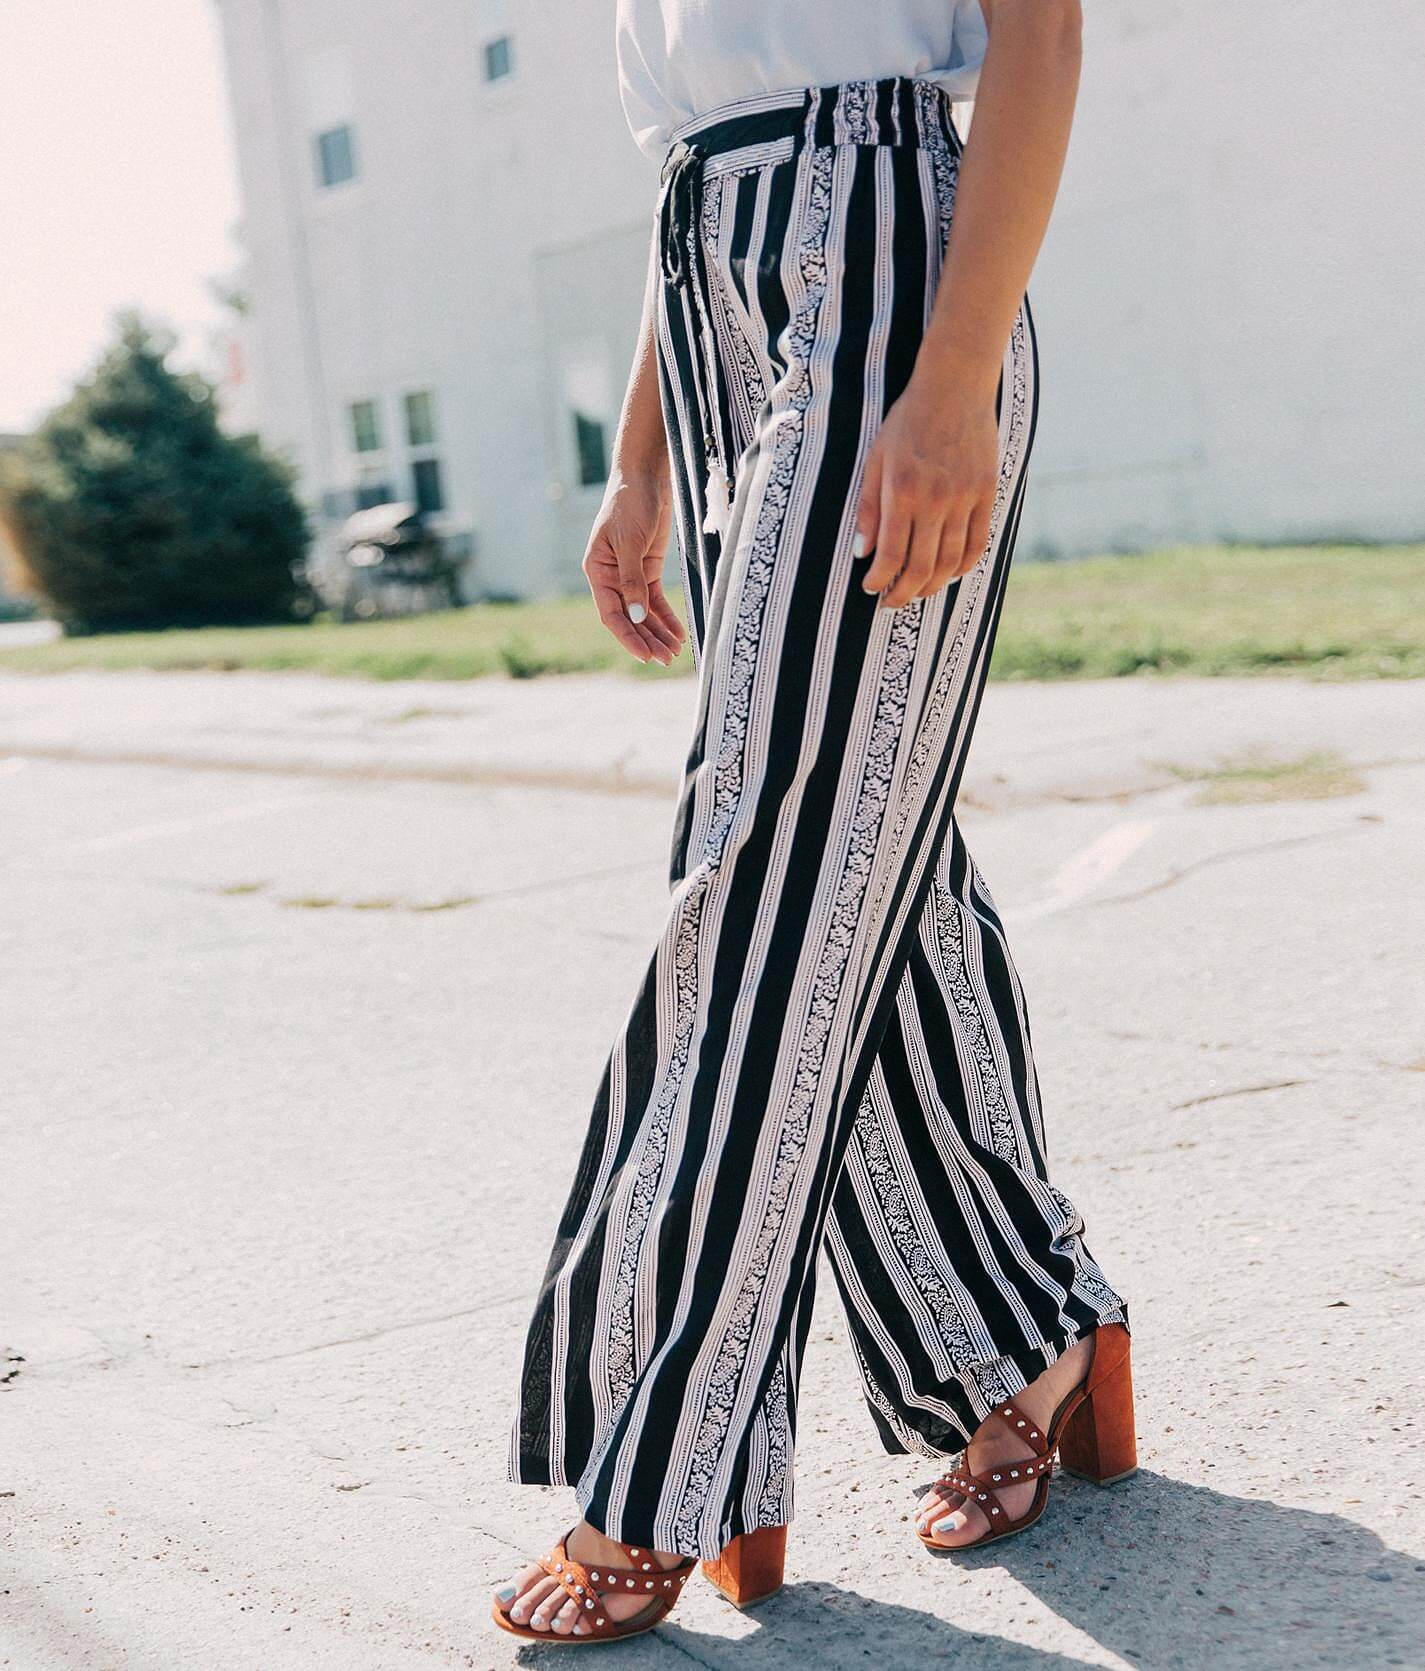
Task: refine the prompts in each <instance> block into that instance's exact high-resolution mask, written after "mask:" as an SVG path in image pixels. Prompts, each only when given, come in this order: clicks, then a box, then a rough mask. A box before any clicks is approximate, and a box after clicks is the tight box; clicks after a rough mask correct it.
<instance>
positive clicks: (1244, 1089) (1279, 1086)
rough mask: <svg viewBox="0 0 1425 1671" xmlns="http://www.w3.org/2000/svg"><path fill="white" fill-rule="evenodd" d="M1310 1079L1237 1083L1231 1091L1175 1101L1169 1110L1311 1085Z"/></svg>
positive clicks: (1171, 1111)
mask: <svg viewBox="0 0 1425 1671" xmlns="http://www.w3.org/2000/svg"><path fill="white" fill-rule="evenodd" d="M1310 1083H1311V1081H1310V1080H1309V1079H1274V1080H1271V1081H1270V1082H1269V1083H1268V1084H1266V1085H1236V1086H1234V1087H1233V1088H1232V1089H1231V1090H1230V1091H1209V1092H1208V1093H1207V1095H1206V1096H1203V1097H1189V1098H1188V1100H1187V1101H1186V1102H1174V1103H1170V1104H1169V1106H1168V1112H1169V1113H1172V1114H1176V1113H1177V1111H1178V1110H1179V1109H1180V1108H1200V1107H1201V1106H1202V1105H1203V1103H1205V1102H1221V1101H1222V1100H1223V1099H1224V1098H1225V1097H1247V1096H1251V1095H1253V1094H1254V1093H1255V1092H1257V1091H1289V1090H1290V1089H1291V1088H1292V1086H1294V1085H1309V1084H1310Z"/></svg>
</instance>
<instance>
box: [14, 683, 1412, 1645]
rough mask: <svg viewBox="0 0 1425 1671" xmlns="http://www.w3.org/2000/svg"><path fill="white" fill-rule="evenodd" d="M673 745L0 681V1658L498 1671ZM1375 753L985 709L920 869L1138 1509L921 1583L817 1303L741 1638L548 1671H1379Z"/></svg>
mask: <svg viewBox="0 0 1425 1671" xmlns="http://www.w3.org/2000/svg"><path fill="white" fill-rule="evenodd" d="M692 696H693V687H692V685H691V683H690V682H688V683H683V684H659V685H647V684H642V683H638V682H636V681H618V680H608V679H602V680H601V679H578V680H572V679H571V680H539V681H535V682H533V683H529V684H517V683H505V682H488V683H482V684H472V685H442V686H436V685H421V686H412V685H398V686H392V685H381V686H377V685H363V684H357V683H347V682H334V681H322V680H316V679H304V678H298V679H288V678H267V679H264V678H252V677H231V676H228V677H225V676H221V675H215V676H206V677H204V676H177V675H175V676H167V675H165V676H158V677H154V676H143V675H138V676H125V677H120V678H105V677H102V676H85V677H66V678H59V679H48V678H14V677H12V678H5V679H0V839H3V858H4V863H3V868H0V876H2V877H3V881H0V889H3V893H2V894H0V944H2V945H3V958H0V1038H3V1041H4V1042H3V1049H0V1109H3V1115H2V1116H0V1118H3V1127H0V1130H3V1136H0V1190H2V1191H3V1194H0V1348H8V1354H6V1353H5V1352H3V1351H0V1357H4V1359H5V1361H3V1362H0V1377H4V1376H8V1380H6V1381H5V1384H4V1385H3V1386H0V1527H3V1528H4V1531H3V1534H0V1536H3V1545H2V1546H3V1549H4V1574H5V1575H4V1577H3V1578H2V1579H0V1590H2V1591H5V1592H8V1593H5V1594H0V1666H4V1667H13V1668H16V1671H51V1668H64V1671H71V1668H90V1667H93V1668H97V1671H129V1668H138V1667H142V1668H145V1671H149V1668H152V1671H177V1668H186V1667H190V1666H192V1667H202V1668H203V1671H268V1668H280V1671H286V1668H288V1667H291V1668H303V1671H305V1668H309V1667H310V1668H325V1667H332V1668H338V1667H339V1668H341V1671H384V1668H386V1667H392V1668H403V1667H408V1666H409V1667H415V1666H419V1665H426V1664H430V1665H440V1666H464V1667H505V1666H509V1665H513V1664H516V1663H532V1662H533V1660H537V1659H540V1658H542V1657H543V1656H542V1653H541V1651H540V1650H524V1651H523V1652H522V1651H521V1650H520V1649H519V1646H518V1644H516V1643H514V1642H512V1641H511V1640H510V1639H508V1638H504V1637H500V1636H496V1635H495V1634H494V1633H493V1632H491V1631H490V1630H489V1629H488V1627H487V1609H488V1591H489V1588H490V1586H491V1584H493V1583H495V1582H498V1581H500V1580H501V1579H502V1578H503V1577H504V1576H505V1575H506V1574H507V1573H508V1572H509V1571H511V1570H512V1569H513V1567H514V1566H515V1565H517V1564H519V1561H520V1559H521V1552H528V1553H539V1552H541V1551H542V1550H543V1549H544V1548H545V1547H547V1545H548V1543H549V1542H550V1541H552V1539H553V1538H554V1536H556V1535H557V1534H558V1533H560V1532H562V1531H564V1530H565V1529H566V1528H567V1526H568V1525H569V1524H570V1523H571V1522H572V1520H573V1518H574V1515H573V1511H572V1508H571V1503H570V1499H569V1495H568V1494H567V1493H564V1492H547V1493H546V1492H539V1491H531V1490H527V1489H524V1490H521V1489H518V1488H515V1487H512V1486H508V1485H506V1484H505V1483H504V1465H505V1451H506V1437H507V1418H508V1411H509V1405H510V1393H511V1388H512V1384H513V1380H514V1377H515V1375H516V1372H517V1361H518V1351H519V1347H520V1344H521V1336H522V1331H523V1327H524V1323H525V1320H526V1316H527V1312H528V1308H529V1303H530V1298H531V1295H532V1293H533V1290H534V1287H535V1285H536V1283H537V1281H538V1278H539V1275H540V1272H541V1269H542V1267H543V1263H544V1260H545V1257H546V1255H547V1252H548V1246H549V1242H550V1239H551V1237H552V1234H553V1230H554V1225H555V1219H556V1216H557V1212H558V1209H559V1206H560V1205H561V1203H562V1200H563V1197H564V1193H565V1189H566V1186H567V1184H568V1182H569V1179H570V1176H571V1174H572V1170H573V1166H574V1161H575V1155H576V1149H575V1144H576V1142H577V1140H578V1138H579V1137H580V1135H581V1134H582V1128H583V1123H584V1119H585V1116H586V1113H587V1109H588V1105H589V1102H590V1099H591V1097H592V1093H593V1090H594V1088H595V1084H596V1081H597V1078H598V1074H599V1071H600V1069H601V1068H602V1065H603V1058H604V1052H605V1050H606V1048H607V1045H608V1043H609V1040H610V1038H611V1036H612V1034H613V1032H614V1030H615V1028H616V1027H617V1025H618V1023H619V1021H620V1020H621V1019H622V1016H623V1014H624V1012H625V1010H626V1007H627V1004H628V1002H629V1000H630V999H631V997H632V993H633V990H634V987H635V984H636V981H637V978H638V976H639V974H640V972H641V968H642V964H643V961H644V958H645V957H646V955H647V952H648V949H649V947H650V945H651V943H652V940H653V937H654V935H655V934H656V932H657V928H658V925H659V922H660V918H661V913H662V909H663V902H664V898H665V888H666V882H665V863H666V856H667V844H668V836H669V819H670V808H671V803H670V798H669V793H668V790H669V786H670V785H671V783H672V781H673V779H674V777H675V775H676V770H677V766H678V764H679V762H680V760H681V757H682V753H683V748H684V744H685V741H686V735H685V734H686V727H687V717H688V712H689V704H690V703H691V700H692ZM1423 712H1425V687H1422V686H1420V685H1409V684H1394V685H1392V684H1379V685H1356V686H1330V685H1320V684H1314V685H1306V684H1296V683H1288V682H1276V681H1259V682H1253V683H1237V682H1228V681H1222V682H1215V681H1204V682H1195V681H1178V682H1140V681H1122V682H1118V683H1108V684H1093V685H1063V686H1016V687H1008V686H995V687H992V688H991V689H990V691H989V693H988V695H987V697H986V702H985V710H984V714H983V719H982V724H981V728H980V734H979V737H978V739H977V743H976V747H975V751H974V754H973V756H972V761H971V768H970V772H969V774H968V776H967V779H966V797H965V808H964V824H965V828H966V831H967V834H968V836H969V839H970V842H971V844H972V846H973V848H974V850H975V852H976V855H977V857H978V859H979V861H980V864H981V866H982V868H983V869H984V871H985V873H986V875H987V877H988V879H989V881H990V884H991V886H992V887H993V888H994V890H995V894H996V897H997V899H998V902H999V904H1000V907H1001V909H1002V911H1003V912H1004V914H1005V916H1006V917H1007V919H1008V922H1009V926H1010V930H1011V933H1012V936H1013V943H1014V945H1015V949H1016V952H1017V954H1018V958H1019V962H1020V966H1021V973H1022V974H1023V977H1024V980H1025V984H1026V986H1027V988H1028V992H1029V999H1030V1013H1031V1018H1032V1022H1033V1027H1034V1038H1035V1043H1036V1047H1037V1050H1038V1054H1039V1066H1040V1074H1041V1078H1042V1081H1043V1089H1044V1102H1045V1108H1046V1112H1047V1117H1048V1121H1049V1137H1050V1151H1051V1158H1052V1160H1053V1162H1054V1165H1055V1172H1056V1178H1057V1180H1058V1181H1059V1182H1060V1183H1061V1184H1062V1185H1063V1186H1064V1187H1065V1188H1066V1189H1067V1190H1068V1191H1069V1193H1070V1194H1072V1195H1073V1196H1074V1198H1075V1199H1076V1200H1077V1201H1078V1203H1079V1205H1080V1206H1081V1207H1082V1208H1083V1210H1084V1212H1085V1216H1086V1218H1087V1221H1088V1227H1089V1240H1090V1243H1091V1245H1092V1247H1093V1248H1094V1251H1095V1253H1096V1254H1097V1256H1098V1257H1099V1259H1100V1260H1101V1262H1102V1263H1103V1264H1104V1265H1105V1267H1106V1268H1107V1269H1108V1270H1109V1272H1110V1273H1111V1275H1112V1276H1113V1277H1114V1279H1115V1281H1116V1282H1117V1283H1118V1285H1119V1286H1120V1287H1121V1288H1123V1289H1124V1290H1125V1291H1126V1292H1127V1294H1128V1295H1129V1298H1130V1301H1131V1303H1132V1307H1133V1317H1134V1324H1135V1349H1136V1374H1137V1381H1138V1389H1139V1401H1140V1412H1139V1422H1140V1431H1141V1436H1142V1437H1141V1460H1142V1463H1143V1468H1142V1471H1141V1472H1140V1473H1139V1475H1138V1476H1137V1477H1136V1478H1135V1479H1134V1480H1132V1481H1130V1482H1128V1483H1126V1484H1124V1485H1122V1486H1120V1487H1117V1488H1115V1489H1113V1490H1112V1491H1108V1492H1099V1491H1097V1490H1096V1489H1095V1488H1093V1487H1091V1486H1088V1485H1085V1484H1083V1483H1082V1482H1079V1481H1075V1480H1068V1481H1066V1482H1063V1483H1061V1484H1057V1485H1056V1487H1055V1492H1054V1497H1053V1500H1052V1502H1051V1507H1050V1510H1049V1512H1048V1514H1047V1515H1046V1517H1045V1519H1044V1520H1043V1522H1042V1523H1041V1524H1040V1526H1039V1527H1038V1528H1036V1529H1035V1530H1034V1531H1032V1532H1031V1533H1029V1534H1027V1535H1025V1536H1024V1537H1022V1538H1019V1539H1016V1540H1014V1541H1013V1542H1008V1543H1005V1544H1003V1545H997V1546H995V1547H994V1548H993V1549H991V1550H987V1551H985V1552H984V1553H983V1554H981V1555H978V1556H975V1557H972V1558H971V1559H969V1560H965V1561H961V1562H952V1561H949V1560H943V1559H937V1558H935V1557H933V1556H931V1555H928V1554H927V1553H926V1552H925V1551H923V1550H922V1549H921V1547H920V1546H919V1544H918V1543H916V1542H915V1540H914V1538H913V1536H912V1534H911V1529H910V1524H909V1519H908V1515H909V1511H910V1506H911V1501H912V1494H913V1491H914V1489H915V1487H916V1485H917V1484H918V1483H923V1482H925V1481H926V1480H927V1479H928V1477H929V1475H930V1473H931V1472H932V1471H933V1470H932V1469H931V1468H929V1467H928V1465H927V1464H925V1463H924V1462H922V1461H918V1460H915V1459H910V1458H891V1457H886V1456H884V1455H883V1454H882V1453H881V1452H880V1450H879V1447H878V1444H877V1441H876V1438H875V1435H874V1432H873V1429H872V1425H871V1422H870V1419H869V1416H868V1415H867V1414H866V1412H865V1409H864V1406H863V1405H862V1402H861V1399H860V1396H859V1394H858V1392H857V1390H856V1385H855V1380H854V1376H853V1374H852V1366H851V1360H850V1357H849V1353H848V1349H847V1346H846V1343H845V1341H844V1338H843V1330H842V1327H841V1323H840V1319H839V1316H838V1314H837V1310H836V1305H835V1301H834V1297H833V1295H832V1293H831V1285H830V1283H829V1282H828V1283H826V1284H825V1285H824V1286H823V1292H822V1298H821V1309H820V1312H819V1314H818V1318H817V1322H816V1326H815V1328H814V1331H813V1339H812V1345H811V1348H810V1352H809V1364H808V1370H807V1376H806V1384H805V1389H804V1403H803V1412H802V1422H801V1432H800V1442H799V1457H798V1462H799V1466H798V1513H797V1517H796V1522H795V1524H794V1526H793V1530H792V1538H791V1545H790V1554H789V1583H788V1587H787V1588H786V1590H785V1591H784V1592H783V1593H782V1594H781V1595H780V1596H778V1597H776V1598H775V1599H774V1600H772V1601H771V1602H769V1603H768V1604H766V1605H765V1606H764V1607H762V1608H760V1609H758V1610H756V1611H755V1612H750V1613H748V1614H746V1615H743V1614H739V1613H737V1612H735V1611H734V1610H733V1609H731V1608H730V1607H728V1606H727V1605H726V1604H725V1603H723V1602H722V1601H721V1600H720V1599H719V1598H718V1597H717V1596H716V1594H715V1593H714V1592H713V1591H712V1590H711V1589H710V1588H709V1587H707V1586H702V1585H696V1586H693V1587H692V1588H690V1590H689V1593H688V1595H687V1596H686V1598H685V1599H684V1601H683V1602H682V1603H681V1604H680V1606H679V1608H678V1610H677V1612H676V1613H675V1614H674V1616H673V1619H672V1620H671V1621H670V1622H669V1623H668V1624H667V1625H665V1626H663V1627H662V1628H661V1629H660V1630H659V1631H658V1632H657V1633H656V1634H655V1635H654V1636H652V1637H648V1638H644V1639H642V1640H640V1641H637V1642H634V1643H630V1644H628V1645H626V1646H623V1647H619V1648H612V1649H605V1650H603V1661H604V1662H607V1663H608V1664H610V1665H628V1666H644V1665H650V1666H651V1665H662V1664H666V1665H668V1666H670V1667H672V1666H676V1665H682V1664H685V1663H687V1662H688V1661H692V1662H693V1663H695V1664H700V1665H703V1666H708V1667H716V1668H719V1671H721V1668H724V1667H726V1668H728V1671H732V1668H737V1671H742V1668H747V1671H755V1668H757V1667H760V1666H769V1667H770V1666H801V1665H805V1664H808V1663H810V1662H812V1661H813V1659H814V1660H816V1661H818V1662H820V1664H822V1665H823V1666H828V1667H843V1666H845V1667H851V1666H856V1667H862V1666H874V1667H902V1666H905V1667H910V1666H916V1667H919V1666H923V1665H926V1664H949V1663H958V1662H963V1663H964V1664H966V1665H974V1666H990V1667H994V1668H1000V1667H1016V1668H1018V1667H1040V1666H1045V1667H1058V1666H1073V1665H1081V1664H1083V1665H1105V1666H1139V1667H1144V1666H1150V1667H1178V1666H1182V1667H1194V1668H1195V1667H1199V1666H1205V1665H1212V1666H1243V1667H1247V1666H1250V1667H1276V1666H1281V1667H1287V1666H1291V1667H1300V1666H1318V1665H1319V1666H1333V1667H1335V1666H1341V1665H1350V1666H1353V1667H1363V1666H1364V1667H1374V1666H1384V1665H1416V1664H1418V1663H1419V1643H1420V1641H1421V1640H1422V1635H1423V1634H1425V1514H1422V1506H1421V1481H1422V1475H1421V1471H1420V1456H1419V1441H1418V1433H1419V1420H1418V1412H1417V1410H1416V1409H1415V1397H1414V1393H1413V1391H1412V1387H1413V1384H1415V1383H1417V1382H1418V1375H1417V1374H1416V1373H1415V1372H1417V1371H1418V1367H1419V1338H1420V1322H1421V1319H1420V1312H1421V1295H1422V1292H1425V1289H1422V1285H1421V1277H1422V1272H1421V1257H1420V1254H1421V1233H1422V1226H1421V1217H1420V1213H1419V1202H1420V1199H1421V1189H1422V1183H1425V1178H1422V1163H1421V1144H1420V1142H1419V1120H1420V1104H1421V1092H1422V1089H1425V991H1422V968H1421V965H1422V960H1421V956H1420V951H1419V947H1420V943H1421V938H1422V930H1423V929H1425V922H1422V920H1421V906H1420V896H1419V889H1418V875H1419V869H1420V853H1421V850H1422V839H1421V838H1422V825H1425V758H1423V757H1425V750H1422V748H1421V744H1420V739H1421V737H1422V735H1425V726H1422V724H1421V718H1422V713H1423ZM1224 761H1227V762H1230V763H1237V764H1239V765H1240V763H1241V762H1244V761H1250V762H1254V763H1255V764H1254V765H1253V766H1252V767H1251V768H1250V771H1249V772H1248V774H1247V775H1246V776H1245V777H1244V776H1240V775H1234V772H1232V771H1229V773H1228V774H1227V775H1225V776H1224V775H1222V773H1221V772H1220V770H1219V768H1220V767H1221V766H1222V764H1223V762H1224ZM1253 774H1255V775H1253ZM1412 1422H1414V1424H1415V1425H1414V1427H1412V1426H1411V1425H1410V1424H1411V1423H1412ZM1412 1436H1416V1437H1414V1438H1413V1447H1414V1448H1412Z"/></svg>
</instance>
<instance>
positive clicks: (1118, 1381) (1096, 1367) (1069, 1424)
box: [1059, 1323, 1138, 1485]
mask: <svg viewBox="0 0 1425 1671" xmlns="http://www.w3.org/2000/svg"><path fill="white" fill-rule="evenodd" d="M1098 1332H1099V1333H1100V1334H1101V1335H1102V1336H1103V1337H1104V1338H1103V1339H1102V1340H1101V1341H1100V1342H1099V1343H1098V1347H1097V1350H1096V1351H1095V1352H1094V1356H1093V1366H1092V1368H1091V1369H1090V1370H1089V1378H1088V1381H1087V1382H1086V1383H1085V1387H1084V1396H1083V1399H1082V1400H1081V1401H1080V1402H1079V1403H1077V1404H1076V1405H1075V1406H1074V1408H1073V1410H1072V1411H1071V1412H1070V1413H1069V1417H1068V1420H1067V1421H1066V1422H1065V1423H1064V1431H1063V1433H1062V1435H1061V1436H1060V1439H1059V1463H1060V1466H1061V1467H1064V1468H1067V1469H1068V1470H1069V1472H1070V1473H1071V1474H1082V1475H1083V1477H1084V1478H1085V1479H1086V1480H1092V1481H1093V1482H1094V1484H1095V1485H1113V1484H1114V1483H1115V1481H1117V1480H1126V1479H1127V1478H1128V1476H1129V1475H1130V1474H1132V1473H1135V1472H1136V1471H1137V1468H1138V1441H1137V1437H1136V1435H1135V1433H1134V1431H1133V1363H1132V1358H1131V1356H1130V1353H1129V1346H1128V1331H1127V1330H1126V1329H1124V1328H1123V1327H1122V1326H1121V1325H1119V1324H1116V1323H1112V1324H1109V1326H1108V1327H1107V1328H1105V1329H1100V1330H1099V1331H1098Z"/></svg>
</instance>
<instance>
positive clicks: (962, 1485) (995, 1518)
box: [939, 1456, 1054, 1527]
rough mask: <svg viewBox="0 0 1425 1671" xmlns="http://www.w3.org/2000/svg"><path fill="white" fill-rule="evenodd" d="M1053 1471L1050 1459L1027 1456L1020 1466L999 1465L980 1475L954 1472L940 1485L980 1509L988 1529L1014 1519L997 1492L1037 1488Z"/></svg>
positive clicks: (1014, 1464) (1006, 1463)
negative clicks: (1022, 1487)
mask: <svg viewBox="0 0 1425 1671" xmlns="http://www.w3.org/2000/svg"><path fill="white" fill-rule="evenodd" d="M1053 1471H1054V1459H1053V1457H1052V1456H1028V1457H1025V1459H1024V1460H1023V1461H1022V1462H1001V1463H998V1464H997V1465H996V1466H994V1467H993V1468H989V1469H987V1470H986V1471H985V1472H984V1473H983V1474H972V1473H970V1472H969V1470H968V1469H958V1468H957V1469H955V1470H954V1471H953V1472H952V1473H949V1474H946V1475H945V1476H944V1477H943V1478H942V1479H941V1480H940V1481H939V1483H940V1484H941V1485H948V1486H949V1487H950V1489H951V1490H952V1491H957V1492H959V1494H960V1495H961V1496H962V1497H963V1498H964V1499H965V1500H966V1501H967V1502H970V1503H974V1504H975V1506H976V1507H977V1508H979V1509H981V1510H982V1511H983V1513H984V1516H985V1518H986V1519H987V1520H988V1521H989V1522H990V1525H991V1526H994V1527H997V1525H998V1524H1003V1523H1004V1522H1006V1521H1009V1520H1012V1519H1013V1518H1014V1516H1013V1515H1011V1514H1010V1513H1009V1512H1008V1511H1007V1510H1006V1509H1005V1506H1004V1504H1003V1503H1002V1502H1001V1501H1000V1496H999V1494H1000V1492H1001V1491H1005V1490H1013V1488H1014V1487H1015V1486H1017V1485H1033V1484H1037V1482H1038V1481H1039V1480H1041V1479H1042V1478H1043V1477H1044V1476H1045V1475H1046V1474H1051V1473H1052V1472H1053Z"/></svg>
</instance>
